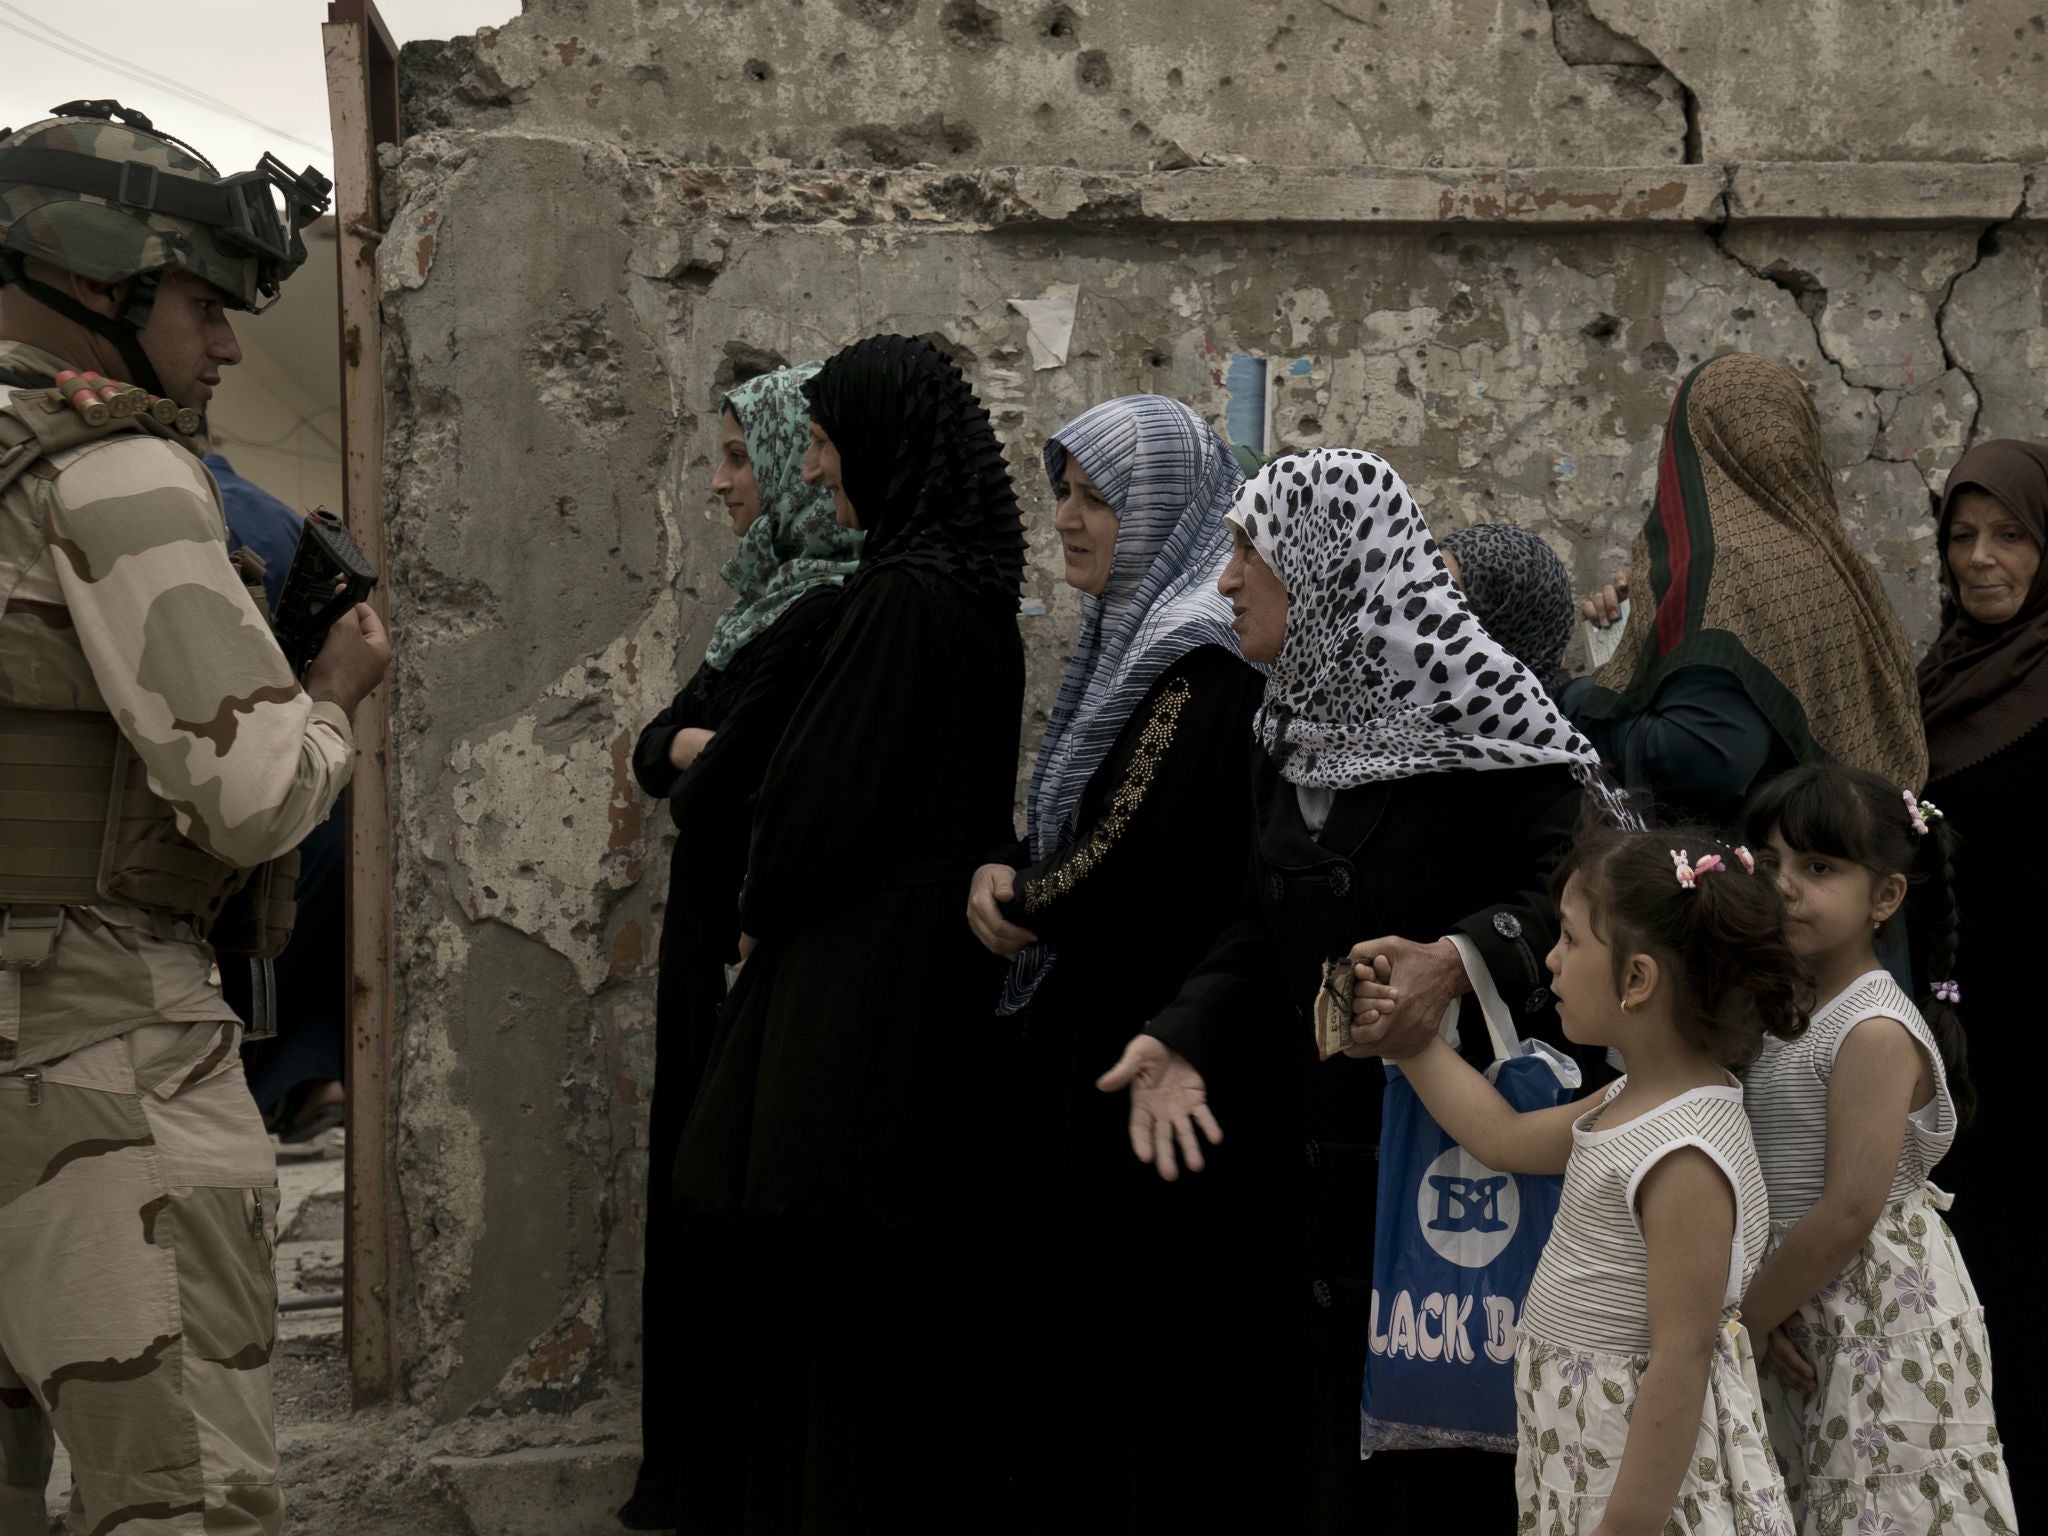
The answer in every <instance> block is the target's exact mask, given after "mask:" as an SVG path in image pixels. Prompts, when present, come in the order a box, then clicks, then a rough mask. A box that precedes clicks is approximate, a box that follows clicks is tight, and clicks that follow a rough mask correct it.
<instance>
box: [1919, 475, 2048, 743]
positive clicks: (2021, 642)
mask: <svg viewBox="0 0 2048 1536" xmlns="http://www.w3.org/2000/svg"><path fill="white" fill-rule="evenodd" d="M1966 490H1974V491H1988V492H1989V493H1990V494H1991V495H1993V496H1996V497H1997V498H1998V499H1999V500H2000V501H2001V502H2003V503H2004V504H2005V506H2006V507H2007V509H2008V510H2010V511H2011V513H2012V515H2013V516H2014V517H2016V518H2018V519H2019V520H2020V521H2021V522H2022V523H2024V524H2026V527H2027V532H2029V533H2031V534H2032V535H2033V536H2034V544H2035V546H2036V547H2037V548H2040V547H2048V444H2044V443H2023V442H2020V441H2018V440H2017V439H2014V438H2009V437H2005V438H1994V439H1993V440H1992V441H1991V442H1988V443H1979V444H1978V445H1977V446H1976V447H1974V448H1972V449H1971V450H1970V451H1969V452H1968V453H1966V454H1964V455H1963V456H1962V457H1961V458H1960V459H1958V460H1956V467H1955V468H1954V469H1952V470H1950V471H1949V474H1948V484H1947V485H1946V486H1945V487H1943V489H1942V493H1941V526H1940V529H1939V531H1938V532H1937V533H1936V535H1935V539H1934V547H1935V549H1936V551H1937V552H1938V558H1939V559H1940V561H1941V581H1942V586H1943V588H1944V589H1945V590H1946V591H1947V593H1948V596H1949V601H1950V602H1952V603H1954V604H1955V608H1956V617H1955V621H1954V622H1953V623H1951V624H1950V625H1949V627H1948V628H1947V629H1945V630H1943V631H1942V633H1941V638H1940V639H1938V640H1936V641H1935V642H1934V646H1933V648H1932V649H1931V650H1929V651H1928V653H1927V659H1926V660H1925V661H1923V662H1921V663H1920V708H1921V712H1922V714H1923V715H1924V716H1925V717H1926V721H1927V754H1928V758H1929V760H1930V762H1929V769H1930V773H1931V775H1932V777H1934V778H1937V779H1939V778H1942V777H1943V776H1944V775H1947V774H1951V773H1955V772H1957V771H1959V770H1960V769H1964V768H1968V767H1971V766H1973V765H1974V764H1977V763H1981V762H1983V761H1984V759H1985V758H1987V757H1990V756H1991V755H1992V754H1993V753H1995V752H2000V751H2003V750H2004V749H2005V748H2007V747H2009V746H2011V745H2012V744H2013V743H2014V742H2016V741H2018V740H2019V739H2020V738H2021V737H2022V736H2024V735H2026V734H2027V732H2029V731H2031V730H2032V729H2033V728H2034V727H2035V726H2037V725H2039V724H2040V723H2041V722H2042V721H2043V720H2048V666H2043V665H2041V663H2042V661H2043V659H2044V658H2048V560H2044V561H2042V563H2041V566H2040V568H2039V569H2038V570H2036V571H2035V572H2034V584H2033V585H2032V586H2031V587H2030V588H2029V589H2028V591H2027V600H2026V602H2025V603H2023V604H2021V606H2020V611H2019V612H2018V613H2016V614H2014V615H2013V616H2012V617H2011V618H2009V619H2007V620H2006V621H2005V622H2004V623H2003V624H1979V623H1978V622H1977V621H1976V620H1975V619H1973V618H1971V617H1970V616H1969V614H1968V613H1967V612H1965V611H1964V610H1963V606H1962V603H1961V601H1960V599H1959V597H1958V595H1957V592H1956V579H1955V575H1954V573H1953V572H1952V571H1950V570H1949V568H1948V529H1949V518H1950V515H1951V513H1952V512H1953V510H1954V507H1955V500H1956V493H1957V492H1958V491H1966Z"/></svg>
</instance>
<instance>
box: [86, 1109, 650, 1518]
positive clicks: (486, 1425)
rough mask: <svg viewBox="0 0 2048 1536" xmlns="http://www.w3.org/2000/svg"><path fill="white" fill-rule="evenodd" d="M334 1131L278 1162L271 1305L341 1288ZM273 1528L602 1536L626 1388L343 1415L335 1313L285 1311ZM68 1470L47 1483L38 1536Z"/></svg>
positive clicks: (622, 1440)
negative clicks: (470, 1408)
mask: <svg viewBox="0 0 2048 1536" xmlns="http://www.w3.org/2000/svg"><path fill="white" fill-rule="evenodd" d="M340 1135H341V1133H340V1132H335V1133H333V1135H332V1137H331V1138H330V1139H329V1140H328V1142H327V1143H326V1144H324V1145H323V1146H322V1147H321V1148H320V1150H319V1154H318V1155H316V1156H312V1157H297V1158H290V1159H285V1160H281V1161H280V1163H279V1165H278V1185H279V1188H280V1192H281V1195H282V1200H281V1202H280V1205H279V1212H278V1234H279V1236H278V1245H277V1282H278V1286H277V1288H278V1297H279V1300H280V1301H287V1302H288V1301H290V1300H292V1299H294V1298H308V1297H315V1296H325V1295H332V1294H334V1293H337V1292H339V1290H340V1289H341V1256H342V1247H341V1229H342V1210H343V1198H344V1196H343V1187H342V1162H341V1146H340ZM272 1362H273V1376H272V1390H273V1393H274V1401H275V1405H276V1412H277V1430H278V1446H279V1451H280V1454H281V1457H282V1460H283V1464H284V1482H285V1516H286V1518H285V1530H286V1531H287V1532H288V1533H291V1536H610V1533H613V1532H616V1531H618V1530H619V1529H620V1528H619V1526H618V1525H617V1524H616V1523H614V1521H613V1520H612V1517H611V1512H612V1511H613V1510H614V1509H616V1508H617V1507H618V1506H619V1505H620V1504H621V1503H623V1502H624V1501H625V1497H626V1494H627V1492H628V1491H630V1489H631V1486H632V1480H633V1470H634V1467H635V1465H636V1462H637V1459H638V1454H639V1446H638V1442H639V1426H638V1422H637V1418H636V1414H637V1412H638V1405H637V1402H636V1401H635V1400H634V1399H633V1398H632V1397H631V1396H630V1395H628V1394H621V1395H619V1396H615V1397H605V1398H601V1399H599V1400H597V1401H596V1402H592V1403H587V1404H585V1405H584V1406H583V1407H582V1408H580V1409H578V1410H576V1411H575V1412H573V1413H570V1414H565V1415H544V1414H525V1415H520V1416H517V1417H507V1416H505V1415H503V1414H494V1415H490V1416H488V1417H480V1418H472V1419H464V1420H460V1421H457V1422H456V1423H453V1424H445V1425H435V1424H433V1423H432V1422H431V1421H430V1420H429V1419H428V1418H427V1417H426V1416H425V1415H423V1414H421V1413H419V1412H417V1411H416V1410H410V1409H401V1410H397V1411H385V1412H378V1413H369V1414H360V1415H357V1414H351V1412H350V1411H349V1396H348V1376H347V1369H346V1366H345V1364H344V1360H343V1355H342V1343H341V1310H340V1307H339V1305H338V1304H337V1305H335V1306H331V1307H324V1308H318V1309H314V1310H309V1311H302V1312H286V1313H284V1314H283V1315H282V1316H281V1317H280V1318H279V1322H278V1335H277V1349H276V1352H275V1354H274V1355H273V1356H272ZM70 1488H71V1466H70V1461H69V1458H68V1457H66V1456H65V1454H64V1451H63V1449H62V1448H61V1447H59V1449H58V1452H57V1466H56V1469H55V1472H54V1475H53V1476H52V1478H51V1480H50V1496H49V1497H50V1503H49V1508H50V1529H51V1532H52V1536H66V1533H67V1532H69V1531H71V1529H72V1528H71V1527H67V1526H66V1524H65V1523H64V1522H65V1511H66V1508H67V1506H68V1504H69V1502H70Z"/></svg>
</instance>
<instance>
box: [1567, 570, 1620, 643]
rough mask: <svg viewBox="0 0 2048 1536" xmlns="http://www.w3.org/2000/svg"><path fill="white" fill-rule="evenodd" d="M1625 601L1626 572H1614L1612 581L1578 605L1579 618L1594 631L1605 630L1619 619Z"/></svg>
mask: <svg viewBox="0 0 2048 1536" xmlns="http://www.w3.org/2000/svg"><path fill="white" fill-rule="evenodd" d="M1627 601H1628V572H1627V571H1616V572H1615V573H1614V580H1612V581H1610V582H1609V583H1608V584H1607V585H1606V586H1604V587H1602V588H1601V589H1600V591H1599V592H1598V594H1596V595H1595V596H1593V597H1589V598H1587V599H1586V600H1585V601H1584V602H1583V603H1580V604H1579V617H1580V618H1582V619H1584V620H1585V621H1586V622H1587V623H1588V624H1590V625H1592V626H1593V627H1594V628H1595V629H1605V628H1607V627H1608V626H1609V625H1610V624H1612V623H1613V622H1614V621H1615V620H1616V619H1618V618H1620V617H1621V605H1622V604H1623V603H1625V602H1627Z"/></svg>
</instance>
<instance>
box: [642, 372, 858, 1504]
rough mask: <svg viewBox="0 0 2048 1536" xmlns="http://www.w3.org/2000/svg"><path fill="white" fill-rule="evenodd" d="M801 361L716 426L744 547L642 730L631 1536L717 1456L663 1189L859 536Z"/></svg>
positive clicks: (718, 1425)
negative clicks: (644, 1025)
mask: <svg viewBox="0 0 2048 1536" xmlns="http://www.w3.org/2000/svg"><path fill="white" fill-rule="evenodd" d="M817 371H818V365H817V364H815V363H807V364H804V365H802V366H800V367H796V368H778V369H776V370H775V371H774V372H773V373H766V374H762V375H761V376H760V377H758V378H754V379H750V380H748V381H747V382H746V383H745V384H742V385H741V386H740V387H739V388H737V389H735V390H734V391H733V392H732V393H731V394H729V395H727V396H726V397H725V400H724V402H723V405H722V408H721V410H720V412H719V445H718V467H717V469H716V470H715V471H714V472H713V474H712V479H711V490H712V493H713V494H714V495H716V496H717V497H718V498H719V499H720V500H721V501H723V502H724V503H725V506H726V510H727V512H728V513H729V514H730V516H731V518H732V525H733V532H735V533H737V534H738V535H739V536H740V542H739V548H738V549H737V550H735V551H734V552H733V555H732V558H731V559H729V560H727V561H726V563H725V564H724V566H722V567H721V568H720V570H719V575H720V576H721V577H722V578H723V579H724V581H725V583H726V585H727V586H729V587H730V588H731V589H732V592H733V600H732V602H731V603H730V604H728V605H727V606H726V608H725V610H724V612H722V613H720V614H719V616H718V620H717V622H716V623H715V624H714V625H713V626H712V630H711V639H710V642H709V644H707V645H706V647H705V650H704V662H703V665H701V666H700V667H698V669H697V670H696V672H695V673H694V674H693V675H692V676H691V678H690V680H689V682H688V683H686V684H685V685H684V687H683V689H682V691H681V692H680V693H678V694H677V695H676V696H675V700H674V702H673V703H671V704H670V705H669V707H668V708H667V709H664V710H663V711H662V712H661V713H660V714H659V715H657V716H655V718H654V720H653V721H652V722H651V723H650V724H649V725H648V726H647V728H646V729H645V730H643V731H642V732H641V733H640V740H639V744H638V745H637V746H636V747H635V748H634V752H633V773H634V776H635V777H636V778H637V779H638V780H639V781H640V787H641V788H642V789H643V790H645V791H646V792H647V793H648V794H650V795H657V796H660V797H661V798H663V799H665V800H667V801H668V808H669V815H670V817H671V818H672V819H673V820H674V821H675V824H676V847H675V852H674V854H673V855H672V856H671V858H670V863H669V880H668V906H667V909H666V911H665V912H664V914H663V916H662V924H661V970H660V980H659V985H658V987H657V989H656V992H655V1003H654V1009H655V1024H654V1029H655V1045H654V1078H655V1081H654V1091H653V1102H652V1104H651V1106H650V1108H649V1110H648V1116H647V1139H648V1150H647V1181H648V1198H647V1239H646V1246H645V1250H644V1267H643V1271H642V1275H641V1300H642V1308H641V1316H642V1323H641V1346H640V1348H641V1355H640V1358H641V1381H642V1385H641V1396H640V1426H641V1443H642V1452H641V1455H642V1460H641V1463H640V1475H639V1477H638V1478H637V1480H636V1482H635V1486H634V1489H633V1496H632V1498H631V1499H630V1500H629V1501H628V1502H627V1504H626V1507H625V1508H624V1509H622V1510H620V1511H619V1522H620V1524H622V1525H624V1526H625V1527H626V1528H627V1529H628V1530H636V1531H664V1530H667V1529H669V1528H670V1527H671V1526H672V1525H674V1524H675V1504H676V1450H677V1446H678V1445H679V1444H686V1445H688V1446H689V1447H690V1448H691V1449H690V1455H691V1456H692V1457H693V1458H697V1459H702V1458H704V1457H706V1456H715V1455H717V1454H718V1451H717V1449H716V1447H717V1446H718V1445H719V1444H720V1443H721V1440H720V1437H721V1436H723V1435H725V1434H727V1433H729V1432H730V1417H729V1410H730V1404H729V1402H728V1400H727V1399H728V1398H729V1396H730V1393H731V1391H732V1385H731V1381H730V1380H729V1378H728V1374H727V1372H728V1369H729V1367H730V1365H731V1363H732V1362H731V1360H730V1358H729V1357H728V1356H727V1354H726V1349H725V1346H726V1344H727V1342H728V1337H727V1326H726V1323H725V1321H724V1319H723V1318H722V1317H721V1316H720V1314H721V1313H722V1312H723V1311H725V1310H726V1305H727V1304H726V1303H725V1302H723V1301H721V1299H720V1292H719V1289H718V1287H719V1284H720V1276H719V1275H718V1274H717V1273H716V1272H715V1271H714V1270H712V1269H711V1268H709V1267H708V1266H707V1265H706V1263H705V1262H704V1257H703V1255H701V1254H698V1253H696V1252H693V1251H692V1250H691V1246H690V1238H689V1234H688V1232H687V1230H686V1223H685V1222H684V1221H683V1220H682V1219H681V1217H680V1215H679V1213H678V1212H677V1211H676V1209H675V1203H674V1200H673V1199H672V1198H671V1196H670V1194H669V1182H670V1179H671V1176H672V1174H673V1171H674V1167H675V1158H676V1147H677V1145H678V1144H679V1143H680V1142H681V1140H682V1133H683V1121H684V1118H685V1117H686V1116H687V1114H688V1112H689V1108H690V1104H691V1101H692V1100H694V1099H695V1098H696V1096H697V1084H698V1082H699V1080H700V1079H701V1078H702V1077H703V1074H704V1062H705V1057H706V1056H707V1055H708V1054H709V1052H710V1049H711V1038H712V1033H713V1030H714V1028H715V1026H716V1024H717V1021H718V1009H719V1005H720V1004H721V1003H723V1002H724V1000H725V967H726V966H727V965H728V964H730V963H731V962H732V961H733V960H734V959H735V958H736V954H735V950H736V946H737V945H738V942H739V934H740V927H739V890H740V880H741V878H742V877H743V876H744V875H745V873H746V867H747V834H748V830H749V827H750V825H751V823H752V819H753V816H752V813H753V798H754V793H755V791H757V790H758V789H759V788H760V787H761V776H762V773H763V772H764V771H765V770H766V768H767V766H768V757H769V754H770V753H772V752H773V751H774V750H775V744H776V743H777V742H778V741H780V740H781V739H782V731H783V727H784V726H786V725H788V724H789V719H790V716H791V715H792V714H794V713H795V712H796V706H797V701H798V700H799V699H800V698H802V697H803V693H804V690H805V689H806V688H808V687H809V686H810V681H811V675H812V674H813V673H814V672H816V671H817V668H818V659H819V656H820V654H821V653H822V652H823V650H824V647H825V641H826V640H827V639H828V638H829V637H830V636H831V633H832V629H833V626H834V624H835V623H836V622H837V620H838V615H839V596H840V588H841V585H842V583H844V582H845V580H846V578H847V577H848V576H850V575H852V574H853V569H854V564H855V562H856V561H857V560H858V559H859V556H860V537H861V536H860V534H859V532H858V531H856V530H852V529H847V528H842V527H840V526H839V523H838V519H837V518H836V516H835V515H834V508H833V505H832V498H831V496H830V495H829V494H827V493H826V492H825V491H824V490H823V489H822V488H820V487H816V486H807V485H805V484H804V479H803V459H804V453H805V451H806V449H807V448H808V447H809V444H810V405H809V402H807V401H806V400H805V399H804V395H803V384H804V381H805V380H807V379H809V378H810V377H811V375H813V374H814V373H816V372H817Z"/></svg>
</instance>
